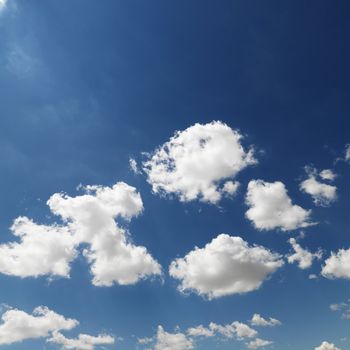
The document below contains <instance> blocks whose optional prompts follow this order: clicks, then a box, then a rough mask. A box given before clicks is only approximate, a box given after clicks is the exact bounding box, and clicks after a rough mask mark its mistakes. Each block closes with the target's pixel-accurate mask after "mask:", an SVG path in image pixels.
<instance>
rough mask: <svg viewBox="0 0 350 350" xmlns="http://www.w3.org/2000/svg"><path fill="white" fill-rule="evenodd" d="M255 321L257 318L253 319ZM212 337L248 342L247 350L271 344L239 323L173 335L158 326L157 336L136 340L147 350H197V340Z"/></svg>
mask: <svg viewBox="0 0 350 350" xmlns="http://www.w3.org/2000/svg"><path fill="white" fill-rule="evenodd" d="M256 315H258V314H256ZM258 316H259V317H260V318H259V319H258V321H257V322H258V323H259V325H262V324H261V320H264V319H263V318H262V317H261V316H260V315H258ZM253 318H254V317H253ZM255 319H257V318H256V317H255ZM264 321H265V323H266V322H267V323H269V325H271V326H272V325H277V324H280V323H278V322H279V321H278V320H275V319H272V318H270V320H264ZM264 325H266V324H264ZM212 337H216V339H218V340H220V339H222V340H234V341H248V343H246V345H247V347H248V348H249V349H257V348H259V347H265V346H268V345H270V344H272V342H271V341H268V340H262V339H260V338H258V332H257V331H256V330H255V329H253V328H251V327H250V326H249V325H247V324H245V323H242V322H239V321H233V322H231V323H228V324H217V323H215V322H210V324H209V325H208V326H203V325H199V326H196V327H190V328H188V329H187V331H186V332H184V333H182V332H180V331H179V329H177V330H176V331H175V332H174V333H168V332H166V331H164V329H163V327H162V326H158V331H157V334H156V335H155V336H154V337H151V338H141V339H138V344H141V345H145V346H148V350H151V349H154V350H186V349H194V348H197V340H201V341H204V339H207V338H212Z"/></svg>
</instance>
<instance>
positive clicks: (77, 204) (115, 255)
mask: <svg viewBox="0 0 350 350" xmlns="http://www.w3.org/2000/svg"><path fill="white" fill-rule="evenodd" d="M47 203H48V206H49V208H50V209H51V211H52V212H53V213H54V214H56V215H58V216H60V217H61V219H62V220H63V223H64V225H57V224H53V225H48V226H44V225H38V224H35V223H34V222H33V221H31V220H30V219H28V218H26V217H20V218H17V219H16V220H15V222H14V224H13V226H12V228H11V230H12V232H13V233H14V235H16V236H18V237H20V242H19V243H17V242H12V243H6V244H2V245H0V272H1V273H5V274H8V275H14V276H20V277H28V276H34V277H37V276H42V275H51V276H62V277H69V272H70V263H71V262H72V261H73V260H74V258H75V257H76V256H77V254H78V253H77V247H78V246H79V245H81V244H87V248H86V249H85V250H84V252H83V253H84V256H85V257H86V258H87V260H88V262H89V263H90V264H91V273H92V276H93V284H94V285H96V286H111V285H112V284H114V283H118V284H122V285H125V284H133V283H136V282H137V281H139V280H140V279H142V278H145V277H147V276H151V275H159V274H160V273H161V267H160V265H159V264H158V263H157V262H156V261H155V260H154V259H153V257H152V256H151V255H150V254H149V253H148V251H147V249H146V248H145V247H142V246H136V245H134V244H133V243H131V242H130V240H129V238H128V234H127V232H126V230H125V229H124V228H122V227H120V226H119V225H118V223H117V222H116V220H118V218H122V219H124V220H130V219H131V218H132V217H135V216H137V215H139V214H140V213H141V212H142V210H143V204H142V200H141V196H140V194H139V193H137V192H136V190H135V188H134V187H131V186H129V185H127V184H125V183H122V182H119V183H117V184H115V185H114V186H113V187H102V186H88V187H86V188H85V193H84V194H83V195H80V196H76V197H70V196H68V195H65V194H62V193H56V194H54V195H53V196H51V198H50V199H49V200H48V202H47Z"/></svg>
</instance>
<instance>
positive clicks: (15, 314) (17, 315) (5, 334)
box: [0, 306, 78, 345]
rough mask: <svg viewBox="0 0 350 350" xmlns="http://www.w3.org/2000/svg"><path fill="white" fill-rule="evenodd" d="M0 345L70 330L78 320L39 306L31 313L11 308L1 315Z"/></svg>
mask: <svg viewBox="0 0 350 350" xmlns="http://www.w3.org/2000/svg"><path fill="white" fill-rule="evenodd" d="M1 320H2V323H1V324H0V345H9V344H13V343H16V342H20V341H23V340H26V339H35V338H43V337H48V336H49V334H50V333H51V332H54V331H59V330H71V329H72V328H74V327H76V326H77V325H78V321H77V320H74V319H69V318H65V317H63V316H62V315H59V314H57V313H55V312H54V311H51V310H49V309H48V308H47V307H44V306H40V307H37V308H36V309H34V311H33V313H32V314H27V313H26V312H24V311H21V310H17V309H11V310H7V311H6V312H5V313H4V314H2V316H1Z"/></svg>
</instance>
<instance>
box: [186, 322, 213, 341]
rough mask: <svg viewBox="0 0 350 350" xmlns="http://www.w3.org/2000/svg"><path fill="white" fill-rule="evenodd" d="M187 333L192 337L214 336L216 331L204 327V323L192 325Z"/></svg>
mask: <svg viewBox="0 0 350 350" xmlns="http://www.w3.org/2000/svg"><path fill="white" fill-rule="evenodd" d="M187 334H188V335H190V336H192V337H206V338H209V337H213V336H214V334H215V333H214V331H213V330H212V329H209V328H206V327H203V326H202V325H199V326H197V327H191V328H189V329H188V330H187Z"/></svg>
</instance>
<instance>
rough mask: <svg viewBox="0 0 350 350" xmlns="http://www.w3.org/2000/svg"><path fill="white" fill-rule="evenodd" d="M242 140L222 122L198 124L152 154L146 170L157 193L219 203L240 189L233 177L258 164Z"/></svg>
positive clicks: (183, 199) (181, 132)
mask: <svg viewBox="0 0 350 350" xmlns="http://www.w3.org/2000/svg"><path fill="white" fill-rule="evenodd" d="M241 139H242V135H241V134H240V133H239V132H238V131H236V130H233V129H231V128H230V127H229V126H228V125H226V124H224V123H222V122H220V121H213V122H211V123H208V124H204V125H202V124H195V125H193V126H190V127H189V128H187V129H186V130H184V131H178V132H176V133H175V135H174V136H173V137H172V138H171V139H170V140H169V141H167V142H166V143H164V144H163V145H161V146H160V147H159V148H157V149H156V150H155V152H154V153H152V154H150V155H149V158H148V160H146V161H145V162H143V170H144V171H145V173H146V174H147V177H148V182H149V183H150V184H151V185H152V189H153V192H154V193H160V194H173V195H176V196H178V197H179V198H180V200H181V201H183V202H188V201H192V200H195V199H200V200H201V201H204V202H209V203H217V202H218V201H219V200H220V199H221V198H222V196H223V195H233V194H234V193H235V191H236V190H237V187H238V184H237V183H235V182H232V181H231V180H232V179H234V178H235V177H236V175H237V174H238V173H239V172H240V171H241V170H243V169H244V168H246V167H247V166H249V165H252V164H255V163H256V159H255V158H254V155H253V151H252V150H249V151H246V150H245V149H244V148H243V146H242V144H241ZM227 179H229V180H230V181H229V182H226V183H225V182H224V180H227Z"/></svg>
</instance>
